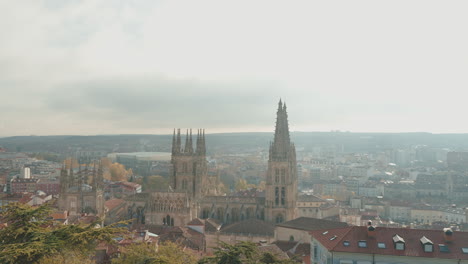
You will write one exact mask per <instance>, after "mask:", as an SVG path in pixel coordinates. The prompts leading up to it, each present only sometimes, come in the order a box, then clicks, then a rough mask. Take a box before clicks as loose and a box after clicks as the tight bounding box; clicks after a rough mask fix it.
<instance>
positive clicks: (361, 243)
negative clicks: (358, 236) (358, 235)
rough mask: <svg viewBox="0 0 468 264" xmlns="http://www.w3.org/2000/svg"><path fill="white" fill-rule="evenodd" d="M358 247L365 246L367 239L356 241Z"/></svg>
mask: <svg viewBox="0 0 468 264" xmlns="http://www.w3.org/2000/svg"><path fill="white" fill-rule="evenodd" d="M358 247H360V248H366V247H367V241H365V240H361V241H358Z"/></svg>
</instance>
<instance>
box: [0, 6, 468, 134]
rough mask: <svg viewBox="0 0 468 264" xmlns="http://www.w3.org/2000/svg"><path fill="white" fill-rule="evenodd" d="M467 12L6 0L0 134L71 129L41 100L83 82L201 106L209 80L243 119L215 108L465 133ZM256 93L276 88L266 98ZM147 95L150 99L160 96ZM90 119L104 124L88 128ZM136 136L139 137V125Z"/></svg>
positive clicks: (335, 124) (299, 120)
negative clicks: (177, 97) (184, 92)
mask: <svg viewBox="0 0 468 264" xmlns="http://www.w3.org/2000/svg"><path fill="white" fill-rule="evenodd" d="M467 7H468V4H467V3H466V2H465V1H450V2H440V1H386V2H382V1H333V2H330V1H323V2H320V1H319V2H317V1H312V2H311V1H214V0H212V1H149V0H148V1H122V2H118V3H117V2H109V1H104V0H96V1H59V0H49V1H4V2H1V3H0V10H1V11H0V32H2V41H0V87H1V89H2V95H3V96H2V97H3V98H4V99H3V101H4V103H3V109H9V110H10V112H9V113H8V114H7V115H3V116H2V118H1V119H2V120H1V121H2V122H0V126H1V131H2V132H0V136H1V135H14V134H24V133H28V134H55V133H58V132H57V130H56V129H53V127H54V125H55V124H57V123H60V122H64V125H62V126H61V130H60V133H75V132H74V131H77V130H76V127H75V126H73V124H72V123H71V122H68V123H67V122H66V121H64V120H67V119H68V118H69V115H71V112H70V111H67V114H64V113H58V112H56V111H54V110H53V108H52V107H51V106H50V102H51V100H50V99H51V98H52V99H53V98H56V99H57V100H59V99H61V97H58V96H57V91H58V90H60V89H66V90H65V93H66V94H68V95H69V97H70V98H73V96H74V95H75V94H81V93H82V91H76V90H75V91H73V90H72V89H84V87H82V84H83V83H86V82H89V83H101V84H108V83H110V81H113V80H122V83H123V84H125V85H127V86H126V87H123V88H122V87H121V89H124V90H125V89H126V90H127V91H133V90H134V89H135V87H133V86H134V85H132V83H133V84H135V85H139V84H140V83H142V82H143V83H148V82H145V81H147V80H150V81H149V83H151V82H154V83H158V81H157V80H161V79H163V80H169V81H171V80H172V81H173V82H174V83H175V84H177V85H178V84H180V83H186V81H187V80H192V81H197V82H200V83H202V84H206V87H207V88H204V87H203V85H202V87H201V88H200V87H199V86H197V89H199V93H200V94H202V95H203V96H201V98H207V95H208V94H209V93H211V92H212V91H211V90H210V89H212V86H211V85H212V84H213V83H222V84H223V85H221V87H229V88H224V89H233V88H231V87H232V86H233V85H234V86H235V87H236V88H234V89H235V93H234V94H233V93H232V92H228V93H225V96H227V97H228V98H229V99H230V100H232V102H233V104H234V105H239V106H241V108H242V111H240V112H238V113H237V112H235V111H234V110H233V109H232V108H229V107H227V108H226V109H222V106H220V108H218V109H216V111H217V112H219V113H223V112H225V114H226V116H234V115H242V114H243V113H248V112H249V111H253V110H255V111H262V113H263V114H262V115H259V116H257V117H256V118H264V117H265V115H266V113H271V115H274V111H275V109H274V108H273V109H269V108H268V107H269V105H268V104H266V103H265V105H264V107H266V108H267V109H265V110H259V109H262V108H259V107H256V106H258V104H257V105H256V104H255V103H254V102H253V103H245V97H246V96H248V95H249V93H251V92H252V94H255V95H257V94H260V93H264V94H265V97H266V98H268V99H269V100H270V98H271V100H276V99H277V98H278V97H280V96H281V97H283V98H285V99H286V100H287V101H288V102H289V111H290V119H291V127H292V128H293V129H297V130H330V129H342V130H352V131H432V132H468V125H465V124H464V123H463V122H461V118H462V113H463V112H466V110H467V109H466V107H465V99H464V98H466V95H467V93H466V92H465V88H466V87H467V84H468V79H467V78H466V72H467V71H468V50H467V49H466V47H467V46H468V35H467V34H464V31H466V29H465V25H467V24H468V17H467V16H466V15H465V14H464V11H465V10H466V8H467ZM74 83H75V84H76V85H73V84H74ZM229 83H231V85H228V84H229ZM239 84H246V85H242V86H239ZM249 84H250V85H249ZM259 84H261V85H259ZM264 84H273V85H272V86H274V87H275V89H274V90H273V91H271V92H268V91H267V90H265V88H264V86H265V85H264ZM94 89H98V90H99V89H103V90H105V91H107V90H108V89H109V87H94ZM145 89H148V94H153V92H154V90H157V89H165V88H164V87H161V88H159V87H147V88H145ZM186 89H192V88H191V86H190V85H188V86H187V87H186ZM142 91H143V92H142ZM163 92H164V91H162V93H161V94H164V93H163ZM138 94H143V95H142V96H144V94H145V92H144V90H142V89H140V90H139V93H138ZM167 94H168V96H169V95H170V96H174V94H173V93H167ZM217 95H218V96H223V93H222V92H218V93H217ZM254 98H257V97H254ZM161 100H169V98H165V97H164V95H162V96H161ZM224 101H225V100H223V102H224ZM25 102H27V103H25ZM190 103H193V99H191V100H187V101H186V104H187V105H188V104H190ZM204 103H207V104H210V103H211V102H204ZM262 103H264V102H262ZM275 103H276V102H271V104H270V105H271V106H273V107H274V105H275ZM95 104H99V102H96V103H95ZM261 105H262V106H263V104H261ZM95 107H96V108H97V109H98V108H99V105H95ZM91 109H94V108H91ZM109 111H116V112H115V114H116V115H119V113H120V112H118V109H114V108H112V109H110V110H109ZM135 115H138V113H135ZM141 115H142V116H144V115H145V113H144V112H141ZM73 117H74V120H75V121H76V120H78V121H79V123H80V126H79V130H78V131H79V132H80V133H86V134H95V133H98V132H99V133H114V132H115V133H123V132H122V131H124V130H123V129H122V128H121V126H120V125H119V124H118V123H116V121H114V120H113V119H112V120H110V119H106V116H103V117H102V119H100V120H98V118H97V117H96V118H95V119H96V120H94V121H90V120H88V119H87V118H85V117H84V114H83V113H81V114H80V113H74V114H73ZM30 119H32V120H35V121H34V122H35V123H30V121H28V120H30ZM38 120H40V122H39V121H38ZM181 120H182V119H181ZM99 121H100V124H101V126H102V129H100V130H98V132H94V131H95V129H96V123H99ZM160 121H161V125H162V126H169V125H170V124H169V122H167V121H165V120H164V118H163V117H161V120H160ZM196 121H200V122H202V121H203V120H201V119H197V117H194V122H196ZM215 121H216V120H212V122H211V123H210V124H209V125H208V126H211V127H212V128H213V129H215V130H226V129H231V128H232V127H233V126H232V124H230V123H229V120H228V119H227V120H219V121H216V122H215ZM252 122H258V123H263V122H264V120H253V117H252V118H251V119H249V120H246V122H245V124H244V125H241V124H239V126H238V128H239V129H242V127H245V128H246V129H252V125H251V123H252ZM75 123H76V122H75ZM41 124H46V125H45V126H44V125H43V126H41ZM180 126H184V124H180ZM67 127H70V130H67ZM236 127H237V126H236ZM133 128H134V131H133V133H139V132H143V131H144V132H145V133H147V132H148V130H147V129H149V128H148V126H147V124H145V123H144V121H142V120H140V119H139V118H135V119H134V120H133ZM151 129H154V128H151ZM259 129H264V126H263V125H262V126H261V127H259ZM25 131H27V132H25ZM125 132H131V131H128V130H125Z"/></svg>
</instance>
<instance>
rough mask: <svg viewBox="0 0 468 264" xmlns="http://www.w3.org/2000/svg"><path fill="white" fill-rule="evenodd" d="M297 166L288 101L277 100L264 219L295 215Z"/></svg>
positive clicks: (290, 218) (289, 217) (292, 217)
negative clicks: (286, 102)
mask: <svg viewBox="0 0 468 264" xmlns="http://www.w3.org/2000/svg"><path fill="white" fill-rule="evenodd" d="M296 201H297V165H296V148H295V146H294V144H293V143H291V140H290V138H289V125H288V113H287V111H286V104H284V105H283V104H282V103H281V100H280V101H279V103H278V111H277V113H276V127H275V137H274V139H273V142H271V143H270V157H269V159H268V171H267V179H266V194H265V220H266V221H269V222H273V223H281V222H284V221H289V220H292V219H294V218H296Z"/></svg>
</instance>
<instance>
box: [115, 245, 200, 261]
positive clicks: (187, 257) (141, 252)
mask: <svg viewBox="0 0 468 264" xmlns="http://www.w3.org/2000/svg"><path fill="white" fill-rule="evenodd" d="M126 263H134V264H195V263H197V261H196V258H195V256H194V255H193V254H190V253H188V252H186V251H184V250H183V249H182V248H181V247H179V246H178V245H177V244H174V243H171V242H166V243H162V244H161V245H160V246H159V248H158V250H156V248H155V247H154V246H153V245H151V244H145V243H138V244H133V245H130V246H127V247H125V248H123V249H122V254H121V255H120V257H119V258H116V259H113V260H112V264H126Z"/></svg>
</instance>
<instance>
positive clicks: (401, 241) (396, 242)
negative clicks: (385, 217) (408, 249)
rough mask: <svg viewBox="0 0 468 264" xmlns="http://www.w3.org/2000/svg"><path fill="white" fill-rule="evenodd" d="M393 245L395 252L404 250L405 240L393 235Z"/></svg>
mask: <svg viewBox="0 0 468 264" xmlns="http://www.w3.org/2000/svg"><path fill="white" fill-rule="evenodd" d="M393 244H394V245H395V249H396V250H405V240H404V239H403V238H402V237H401V236H399V235H394V236H393Z"/></svg>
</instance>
